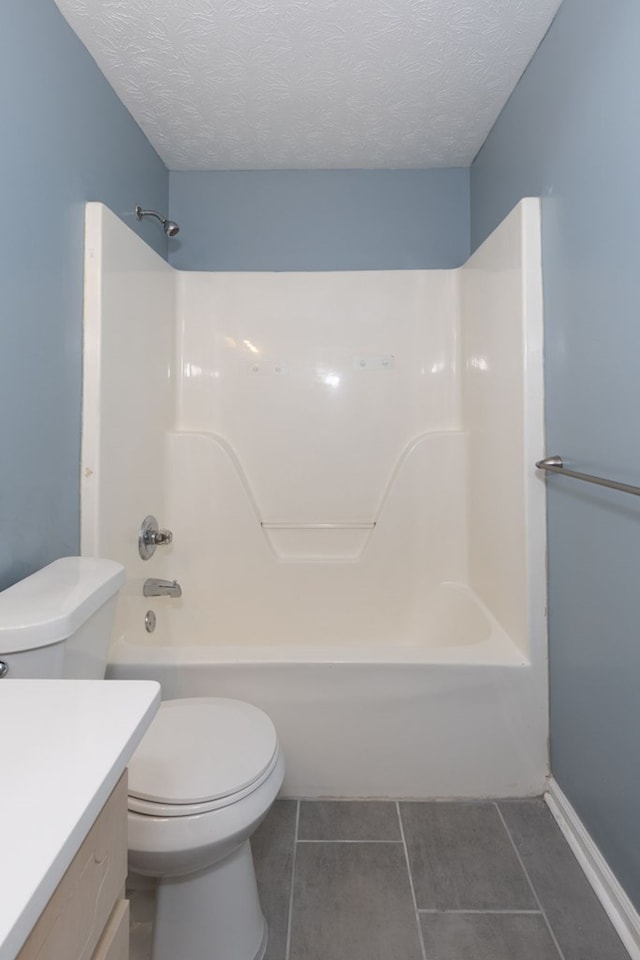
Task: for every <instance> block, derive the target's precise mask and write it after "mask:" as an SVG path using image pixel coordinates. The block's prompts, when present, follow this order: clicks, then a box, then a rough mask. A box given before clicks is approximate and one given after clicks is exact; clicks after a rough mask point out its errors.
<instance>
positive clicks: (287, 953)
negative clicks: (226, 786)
mask: <svg viewBox="0 0 640 960" xmlns="http://www.w3.org/2000/svg"><path fill="white" fill-rule="evenodd" d="M299 826H300V801H299V800H297V801H296V830H295V835H294V838H293V858H292V861H291V890H290V891H289V916H288V917H287V945H286V947H285V951H284V958H285V960H289V956H290V953H291V928H292V926H293V887H294V883H295V879H296V853H297V851H298V828H299Z"/></svg>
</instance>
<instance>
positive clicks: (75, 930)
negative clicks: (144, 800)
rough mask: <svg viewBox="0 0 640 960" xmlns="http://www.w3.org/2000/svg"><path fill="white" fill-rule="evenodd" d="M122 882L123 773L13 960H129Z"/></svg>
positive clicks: (124, 857)
mask: <svg viewBox="0 0 640 960" xmlns="http://www.w3.org/2000/svg"><path fill="white" fill-rule="evenodd" d="M126 876H127V774H126V771H125V772H124V773H123V775H122V777H121V778H120V780H119V781H118V784H117V785H116V787H115V788H114V790H113V792H112V793H111V795H110V797H109V799H108V800H107V802H106V803H105V805H104V807H103V808H102V810H101V811H100V813H99V814H98V816H97V818H96V820H95V822H94V824H93V826H92V827H91V829H90V830H89V832H88V834H87V836H86V837H85V839H84V841H83V843H82V846H81V847H80V849H79V850H78V852H77V853H76V855H75V857H74V858H73V860H72V861H71V863H70V865H69V867H68V869H67V871H66V873H65V874H64V876H63V878H62V880H61V881H60V883H59V884H58V886H57V888H56V889H55V891H54V893H53V894H52V896H51V899H50V900H49V902H48V904H47V906H46V907H45V908H44V910H43V912H42V914H41V915H40V918H39V919H38V921H37V923H36V925H35V926H34V928H33V930H32V931H31V933H30V935H29V937H28V938H27V940H26V942H25V944H24V946H23V947H22V949H21V950H20V952H19V953H18V956H17V958H16V960H128V957H129V903H128V901H127V900H125V899H124V885H125V879H126Z"/></svg>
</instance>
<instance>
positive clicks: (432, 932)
mask: <svg viewBox="0 0 640 960" xmlns="http://www.w3.org/2000/svg"><path fill="white" fill-rule="evenodd" d="M420 921H421V923H422V936H423V938H424V947H425V953H426V955H427V957H428V960H560V955H559V953H558V951H557V950H556V947H555V944H554V942H553V940H552V939H551V936H550V935H549V931H548V929H547V925H546V923H545V922H544V918H543V917H542V915H541V914H522V913H511V914H508V913H502V914H500V913H475V914H470V913H433V914H429V913H426V914H425V913H423V914H421V916H420Z"/></svg>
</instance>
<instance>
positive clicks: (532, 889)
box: [493, 801, 565, 960]
mask: <svg viewBox="0 0 640 960" xmlns="http://www.w3.org/2000/svg"><path fill="white" fill-rule="evenodd" d="M493 805H494V807H495V808H496V810H497V812H498V816H499V817H500V820H501V822H502V826H503V827H504V829H505V830H506V833H507V836H508V837H509V840H510V841H511V846H512V847H513V850H514V853H515V855H516V857H517V858H518V863H519V864H520V866H521V868H522V872H523V873H524V875H525V877H526V878H527V883H528V884H529V886H530V887H531V892H532V893H533V896H534V899H535V901H536V903H537V904H538V906H539V908H540V913H541V914H542V916H543V918H544V922H545V923H546V925H547V930H548V931H549V935H550V937H551V939H552V940H553V942H554V944H555V947H556V950H557V951H558V956H559V957H560V960H565V956H564V953H563V952H562V950H561V949H560V944H559V943H558V940H557V938H556V935H555V933H554V932H553V928H552V927H551V924H550V923H549V917H548V916H547V911H546V910H545V909H544V907H543V906H542V901H541V900H540V897H539V896H538V891H537V890H536V888H535V887H534V885H533V882H532V880H531V877H530V876H529V871H528V870H527V868H526V867H525V865H524V860H523V859H522V857H521V856H520V851H519V850H518V848H517V846H516V842H515V840H514V839H513V837H512V836H511V831H510V830H509V827H508V826H507V822H506V820H505V819H504V817H503V816H502V810H501V809H500V807H499V806H498V804H497V803H495V801H494V804H493Z"/></svg>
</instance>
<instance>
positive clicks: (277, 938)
mask: <svg viewBox="0 0 640 960" xmlns="http://www.w3.org/2000/svg"><path fill="white" fill-rule="evenodd" d="M252 846H253V853H254V860H255V864H256V873H257V876H258V885H259V888H260V896H261V900H262V907H263V910H264V913H265V916H266V918H267V921H268V923H269V945H268V949H267V957H266V960H628V954H627V953H626V951H625V949H624V947H623V946H622V944H621V942H620V940H619V939H618V936H617V934H616V933H615V931H614V929H613V927H612V926H611V924H610V923H609V920H608V919H607V917H606V915H605V913H604V911H603V909H602V907H601V906H600V903H599V902H598V900H597V899H596V897H595V894H594V893H593V891H592V889H591V887H590V886H589V884H588V882H587V880H586V879H585V877H584V874H583V873H582V871H581V870H580V867H579V866H578V864H577V862H576V860H575V858H574V856H573V854H572V853H571V851H570V849H569V847H568V846H567V844H566V842H565V840H564V838H563V837H562V834H561V833H560V831H559V830H558V828H557V826H556V824H555V822H554V820H553V818H552V817H551V814H550V813H549V811H548V809H547V807H546V806H545V804H544V803H543V801H541V800H507V801H499V802H470V803H467V802H435V803H432V802H400V803H395V802H386V801H368V800H365V801H306V800H303V801H295V800H280V801H277V802H276V804H275V805H274V807H273V808H272V810H271V811H270V813H269V815H268V817H267V819H266V820H265V821H264V823H263V824H262V825H261V826H260V828H259V829H258V831H257V833H256V834H255V836H254V838H253V843H252ZM151 909H152V900H151V898H150V895H149V891H148V890H146V891H145V890H137V891H135V892H134V894H133V899H132V919H133V924H132V960H146V958H147V957H148V956H149V932H150V916H151V913H150V911H151ZM177 960H178V958H177ZM180 960H206V958H180ZM229 960H234V958H232V957H230V958H229Z"/></svg>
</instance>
